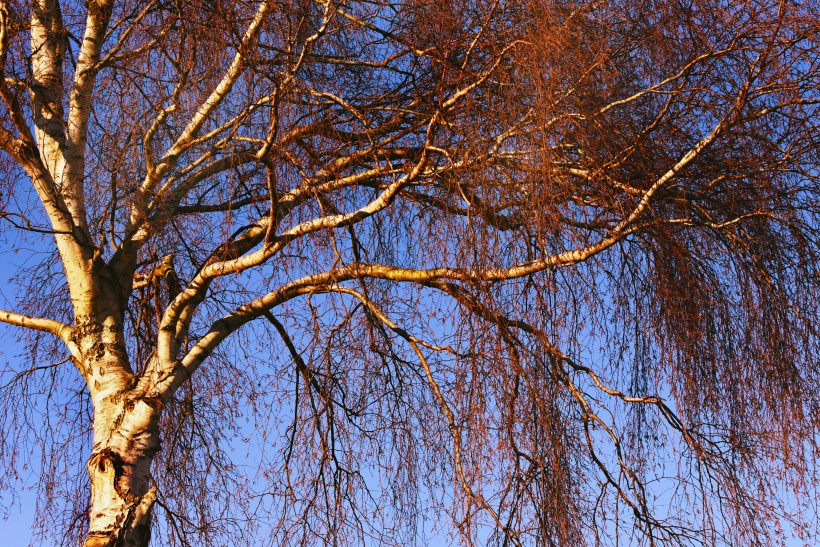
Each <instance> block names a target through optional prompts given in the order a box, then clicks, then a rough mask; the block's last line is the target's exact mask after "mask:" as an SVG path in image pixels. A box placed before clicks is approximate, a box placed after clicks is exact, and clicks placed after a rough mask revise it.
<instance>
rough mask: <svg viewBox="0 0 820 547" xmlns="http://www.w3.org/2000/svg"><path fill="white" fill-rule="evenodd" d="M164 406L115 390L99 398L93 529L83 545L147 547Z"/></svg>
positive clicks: (91, 463) (91, 467) (91, 466)
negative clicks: (152, 469)
mask: <svg viewBox="0 0 820 547" xmlns="http://www.w3.org/2000/svg"><path fill="white" fill-rule="evenodd" d="M159 414H160V405H159V404H158V403H156V402H155V401H153V400H150V399H149V400H146V399H143V398H139V397H134V396H132V395H130V394H128V393H125V394H122V393H119V392H116V393H114V394H112V395H109V396H107V397H105V398H103V399H101V400H100V401H98V402H97V401H95V414H94V449H93V453H92V455H91V457H90V458H89V460H88V465H87V467H88V474H89V477H90V479H91V511H90V523H89V532H88V536H87V538H86V540H85V543H84V547H102V546H105V547H120V546H122V547H125V546H129V547H130V546H133V547H137V546H143V547H144V546H147V545H148V540H149V538H150V525H151V509H152V507H153V504H154V501H155V500H156V491H155V489H154V488H152V487H151V474H150V466H151V462H152V460H153V457H154V454H156V452H157V451H158V450H159V447H160V443H159V427H158V420H159Z"/></svg>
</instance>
